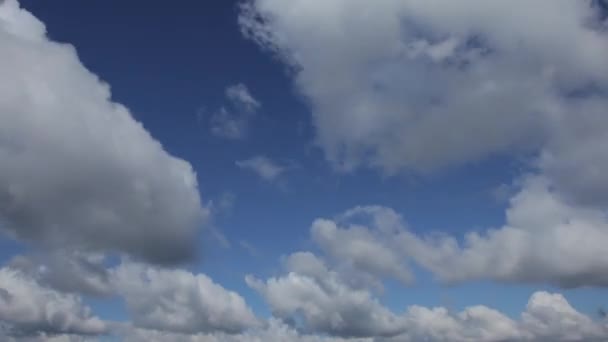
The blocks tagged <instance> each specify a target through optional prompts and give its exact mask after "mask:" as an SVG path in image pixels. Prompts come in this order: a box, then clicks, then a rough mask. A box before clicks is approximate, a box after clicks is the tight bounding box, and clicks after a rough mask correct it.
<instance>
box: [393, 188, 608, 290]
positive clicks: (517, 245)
mask: <svg viewBox="0 0 608 342" xmlns="http://www.w3.org/2000/svg"><path fill="white" fill-rule="evenodd" d="M549 186H550V185H549V184H548V183H547V181H546V180H544V179H542V178H531V179H528V180H527V181H526V182H525V184H524V186H523V188H522V190H521V191H520V192H519V193H518V194H517V195H515V197H513V198H512V200H511V205H510V208H509V209H508V210H507V213H506V218H507V222H506V224H505V225H504V226H503V227H500V228H498V229H492V230H488V231H487V232H483V233H476V232H471V233H469V234H467V235H466V236H465V237H464V242H463V243H462V244H459V243H458V242H457V241H456V239H454V238H452V237H448V236H439V237H435V238H426V237H424V238H422V239H421V238H418V237H415V236H413V235H411V234H404V235H403V237H402V239H401V243H402V246H403V248H405V249H406V250H407V253H408V254H409V255H410V256H411V257H412V258H413V259H414V260H416V261H417V262H418V263H420V264H421V265H423V266H425V267H427V268H428V269H430V270H431V271H433V272H434V273H435V274H437V275H438V276H439V277H440V278H441V279H443V280H446V281H465V280H471V279H480V278H490V279H495V280H501V281H507V282H548V283H552V284H556V285H560V286H566V287H577V286H608V258H607V257H606V256H605V253H602V250H603V248H604V247H603V246H605V245H606V244H607V243H608V220H607V218H606V214H605V213H604V212H603V211H601V210H595V209H588V208H582V207H577V206H573V205H571V204H568V203H566V202H564V200H563V199H562V198H560V197H559V196H558V195H556V194H555V193H554V192H552V191H551V189H550V187H549ZM581 246H584V248H581Z"/></svg>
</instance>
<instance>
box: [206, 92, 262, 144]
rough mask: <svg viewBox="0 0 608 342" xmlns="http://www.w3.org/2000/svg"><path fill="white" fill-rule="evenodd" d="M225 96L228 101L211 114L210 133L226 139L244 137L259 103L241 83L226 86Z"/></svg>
mask: <svg viewBox="0 0 608 342" xmlns="http://www.w3.org/2000/svg"><path fill="white" fill-rule="evenodd" d="M225 96H226V99H227V100H228V103H227V104H226V105H225V106H222V107H220V109H218V110H217V111H216V112H215V113H213V115H212V116H211V119H210V125H211V133H212V134H214V135H216V136H218V137H222V138H226V139H233V140H239V139H244V138H245V137H246V136H247V134H248V132H249V126H250V125H251V120H252V119H253V116H254V115H255V114H256V112H257V111H258V110H259V108H260V107H261V104H260V102H259V101H258V100H256V99H255V98H254V97H253V96H252V95H251V93H250V92H249V89H247V86H245V85H244V84H242V83H238V84H235V85H231V86H229V87H228V88H226V92H225Z"/></svg>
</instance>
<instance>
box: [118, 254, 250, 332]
mask: <svg viewBox="0 0 608 342" xmlns="http://www.w3.org/2000/svg"><path fill="white" fill-rule="evenodd" d="M111 272H112V283H113V286H114V288H115V291H116V293H118V294H119V295H120V296H122V297H123V298H124V300H125V302H126V304H127V308H128V310H129V313H130V315H131V317H132V320H133V323H134V324H135V326H137V327H141V328H148V329H155V330H161V331H168V332H174V333H185V334H196V333H210V332H216V331H219V332H225V333H238V332H241V331H243V330H245V329H247V328H251V327H255V326H256V325H257V324H258V321H257V319H256V317H255V316H254V314H253V313H252V311H251V309H250V308H249V307H248V306H247V304H246V303H245V300H244V299H243V298H242V297H241V296H240V295H239V294H237V293H235V292H232V291H229V290H226V289H225V288H223V287H222V286H220V285H218V284H216V283H215V282H213V280H211V279H210V278H209V277H207V276H206V275H204V274H192V273H190V272H188V271H185V270H169V269H161V268H155V267H150V266H146V265H143V264H137V263H130V262H127V263H123V264H121V265H120V266H118V267H117V268H115V269H113V270H112V271H111Z"/></svg>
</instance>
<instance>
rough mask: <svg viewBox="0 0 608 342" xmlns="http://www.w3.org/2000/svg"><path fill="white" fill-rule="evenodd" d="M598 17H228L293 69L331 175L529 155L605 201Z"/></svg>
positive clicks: (499, 4)
mask: <svg viewBox="0 0 608 342" xmlns="http://www.w3.org/2000/svg"><path fill="white" fill-rule="evenodd" d="M505 13H508V14H507V15H505ZM606 13H607V12H606V7H605V4H604V3H603V2H600V1H569V0H558V1H554V0H541V1H535V2H534V4H533V5H530V4H529V2H528V1H525V0H517V1H506V0H504V1H492V2H488V1H483V0H466V1H462V2H458V3H454V2H452V1H424V0H383V1H377V2H375V3H374V6H373V7H370V6H369V3H368V2H367V1H363V0H357V1H347V0H331V1H323V0H313V1H308V0H300V1H292V2H290V3H289V4H286V3H284V2H283V1H280V0H250V1H247V2H246V4H245V5H244V6H243V7H242V12H241V16H240V18H239V21H240V25H241V28H242V31H243V33H244V34H245V35H246V36H247V37H249V38H250V39H252V40H254V41H255V42H257V43H258V44H259V45H260V46H262V47H263V48H265V49H267V50H270V51H272V52H273V53H274V54H275V55H278V56H279V57H280V58H281V59H282V60H284V61H285V62H286V63H288V64H289V65H291V66H293V67H294V73H293V75H294V81H295V83H296V85H297V87H298V90H299V91H300V92H301V93H302V94H303V95H304V96H306V97H307V98H308V99H309V100H310V104H311V107H312V114H313V120H314V124H315V127H316V128H317V140H318V143H319V145H320V146H321V147H322V148H323V150H324V151H325V154H326V156H327V158H328V159H329V160H330V161H331V162H332V163H333V164H334V165H335V166H336V167H338V168H341V169H347V170H348V169H352V168H355V167H357V166H360V165H365V166H371V167H374V168H379V169H381V170H383V171H384V172H387V173H394V172H398V171H403V170H405V171H414V172H426V171H429V170H434V169H437V168H441V167H444V166H448V165H455V164H463V163H466V162H470V161H474V160H478V159H483V158H485V157H488V156H490V155H493V154H497V153H517V152H520V151H525V152H527V153H528V152H533V154H535V155H539V156H540V158H539V160H538V163H536V164H537V165H536V166H538V167H539V168H540V169H541V170H542V172H543V173H545V174H546V175H548V176H549V177H550V178H551V179H552V182H553V183H554V186H555V187H556V188H557V189H558V191H559V192H560V193H562V194H563V195H565V196H567V197H569V199H570V200H573V201H578V202H581V203H587V204H589V203H595V204H601V205H605V204H606V203H608V188H607V186H606V184H608V179H607V178H606V175H607V174H608V162H606V155H607V154H606V153H604V151H603V149H601V146H604V145H606V143H608V138H607V136H608V135H606V132H607V131H608V121H607V120H606V115H605V108H606V107H607V106H608V97H607V96H606V94H607V92H606V89H608V62H607V61H606V58H605V56H606V55H608V34H607V33H606V32H608V31H607V30H606V28H607V27H608V22H606V20H605V18H606ZM539 23H540V24H539Z"/></svg>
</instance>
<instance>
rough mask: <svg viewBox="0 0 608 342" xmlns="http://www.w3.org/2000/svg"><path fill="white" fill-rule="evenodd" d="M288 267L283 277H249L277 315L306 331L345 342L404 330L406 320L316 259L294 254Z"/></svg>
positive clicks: (308, 255)
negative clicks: (324, 334) (340, 338)
mask: <svg viewBox="0 0 608 342" xmlns="http://www.w3.org/2000/svg"><path fill="white" fill-rule="evenodd" d="M287 265H288V267H287V270H288V273H287V274H286V275H285V276H282V277H279V278H270V279H268V280H267V281H265V282H264V281H261V280H258V279H256V278H254V277H251V276H248V277H247V278H246V281H247V283H248V284H249V286H251V287H252V288H254V289H255V290H257V291H258V292H259V293H260V294H262V296H263V297H264V298H265V299H266V301H267V302H268V304H269V305H270V307H271V308H272V312H273V314H274V315H276V316H278V317H280V318H283V319H287V320H291V321H292V322H293V324H295V325H296V326H299V327H301V328H302V329H304V330H305V331H306V330H308V331H309V332H317V333H318V332H322V333H329V334H332V335H337V336H342V337H374V336H394V335H397V334H399V333H401V332H402V331H403V329H404V325H403V321H402V320H400V319H399V318H398V317H397V316H396V315H394V314H393V313H391V312H390V311H389V310H388V309H386V308H384V307H383V306H382V305H380V304H379V303H378V301H377V300H376V299H374V298H372V296H371V294H370V293H369V292H368V291H366V290H364V289H355V288H352V287H350V286H348V285H347V284H346V283H344V282H343V281H342V279H341V277H340V275H339V274H337V273H336V272H333V271H330V270H328V269H327V268H326V266H325V264H324V263H323V262H322V261H321V260H319V259H317V258H316V257H315V256H314V255H313V254H310V253H296V254H293V255H291V256H290V260H288V262H287Z"/></svg>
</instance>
